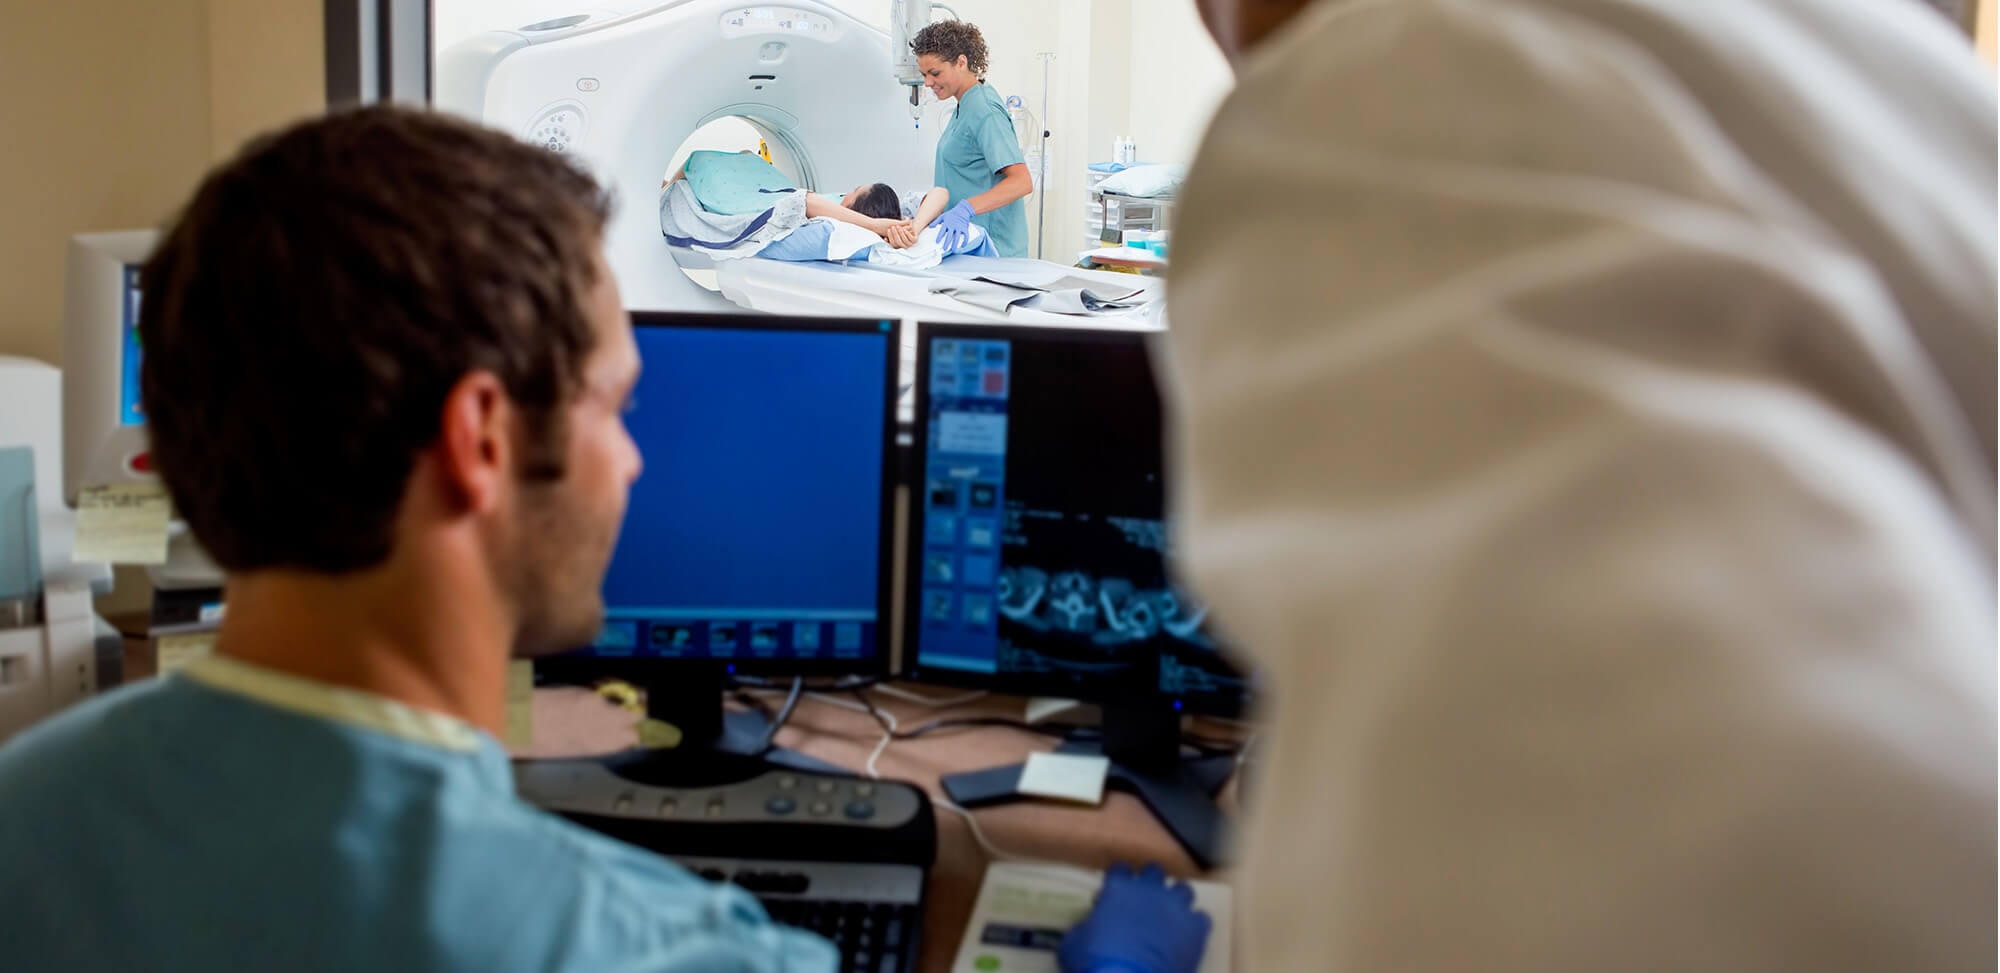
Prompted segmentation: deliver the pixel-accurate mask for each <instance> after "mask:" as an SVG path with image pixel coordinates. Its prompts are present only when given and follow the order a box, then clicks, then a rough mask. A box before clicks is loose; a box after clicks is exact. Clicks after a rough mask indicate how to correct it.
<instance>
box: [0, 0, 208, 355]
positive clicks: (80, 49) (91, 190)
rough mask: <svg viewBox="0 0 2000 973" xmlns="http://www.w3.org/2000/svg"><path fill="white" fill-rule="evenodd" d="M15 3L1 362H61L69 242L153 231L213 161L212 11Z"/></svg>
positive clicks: (1, 149)
mask: <svg viewBox="0 0 2000 973" xmlns="http://www.w3.org/2000/svg"><path fill="white" fill-rule="evenodd" d="M12 6H13V8H15V9H14V12H13V13H12V14H11V15H10V18H9V20H10V22H9V24H8V28H7V30H6V31H4V32H0V88H4V89H5V90H6V91H8V92H9V96H8V97H7V98H6V99H4V100H0V131H5V132H6V133H7V134H6V137H5V138H4V139H0V213H5V214H6V217H5V218H4V220H0V354H16V355H27V356H30V357H34V358H40V359H43V360H45V361H49V362H54V363H56V364H61V360H60V359H61V355H62V279H63V250H64V246H65V241H66V240H67V239H68V238H69V236H70V234H73V233H80V232H83V231H87V230H110V229H126V228H130V227H140V226H152V225H154V224H157V223H158V222H159V221H160V220H161V219H162V218H163V217H165V216H166V215H167V213H168V212H169V211H170V210H171V209H172V208H173V207H174V206H175V205H176V204H177V203H178V202H179V201H180V199H181V197H182V196H183V195H184V194H185V193H186V192H187V189H188V187H189V186H190V185H192V183H193V181H194V179H195V178H196V176H197V175H198V174H199V173H200V172H201V169H202V166H203V165H204V164H205V163H206V162H207V161H208V157H209V132H210V125H209V105H208V19H207V3H206V0H67V2H61V3H28V4H15V5H12Z"/></svg>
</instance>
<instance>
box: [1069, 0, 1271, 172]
mask: <svg viewBox="0 0 2000 973" xmlns="http://www.w3.org/2000/svg"><path fill="white" fill-rule="evenodd" d="M1130 2H1131V5H1132V12H1131V21H1132V48H1131V54H1130V59H1131V65H1132V67H1131V71H1132V83H1131V95H1130V99H1131V100H1130V109H1129V119H1130V121H1129V123H1128V126H1127V127H1128V128H1129V131H1127V132H1126V133H1125V134H1127V135H1130V136H1132V141H1133V143H1134V147H1135V148H1136V149H1137V150H1138V156H1139V161H1140V162H1180V163H1186V162H1191V161H1193V160H1194V153H1195V149H1196V147H1198V146H1199V145H1200V144H1201V136H1202V133H1203V132H1205V131H1207V130H1208V119H1209V116H1211V115H1213V114H1214V113H1215V107H1216V105H1218V104H1220V103H1221V101H1222V98H1223V96H1224V95H1226V94H1228V93H1229V89H1230V88H1231V87H1233V86H1234V85H1235V83H1236V79H1235V75H1234V74H1233V73H1231V71H1230V69H1229V62H1228V61H1226V60H1223V57H1222V50H1221V49H1220V48H1218V47H1216V46H1215V41H1214V40H1213V39H1211V38H1210V37H1209V36H1208V30H1207V29H1206V28H1204V27H1203V26H1202V25H1201V16H1200V14H1198V13H1196V12H1195V7H1194V3H1193V2H1192V0H1130ZM1092 147H1093V148H1095V146H1092Z"/></svg>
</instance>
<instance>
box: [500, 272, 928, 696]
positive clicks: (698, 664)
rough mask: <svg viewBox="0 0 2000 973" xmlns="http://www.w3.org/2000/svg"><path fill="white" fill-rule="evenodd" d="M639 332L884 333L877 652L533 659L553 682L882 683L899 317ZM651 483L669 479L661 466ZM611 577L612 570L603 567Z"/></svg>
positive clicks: (730, 322)
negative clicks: (703, 675) (722, 676)
mask: <svg viewBox="0 0 2000 973" xmlns="http://www.w3.org/2000/svg"><path fill="white" fill-rule="evenodd" d="M629 313H630V315H631V318H632V328H633V330H634V332H637V331H638V330H640V329H642V328H683V329H707V330H740V331H810V332H827V333H837V334H868V335H876V334H879V335H881V336H882V338H883V342H882V344H883V383H882V392H881V395H882V399H881V402H882V417H883V422H882V469H881V478H882V479H881V482H882V489H881V491H880V492H881V498H880V504H879V510H878V513H877V520H878V525H879V526H878V530H877V536H876V560H877V565H876V583H875V617H876V620H877V621H876V624H875V639H874V644H873V645H872V646H869V647H867V649H866V650H865V651H864V653H863V654H862V655H860V656H858V657H854V658H831V657H829V658H825V659H792V658H773V659H764V658H757V657H755V656H747V655H746V656H742V657H738V658H734V659H718V658H709V657H698V658H661V657H658V656H644V655H632V656H600V655H588V654H584V653H587V652H588V651H589V650H588V647H585V648H580V649H576V650H572V651H569V652H563V653H560V654H557V655H548V656H543V657H541V658H538V659H536V660H535V666H536V670H537V672H538V673H539V674H542V675H545V676H549V677H552V678H556V679H586V678H630V679H641V680H643V679H647V678H649V677H650V678H654V679H660V678H666V679H671V678H673V674H674V673H675V672H677V671H678V672H684V673H688V674H693V673H695V672H697V671H699V670H714V669H718V668H720V669H722V670H723V671H725V672H728V673H736V674H742V675H747V676H762V677H792V676H810V677H818V676H884V675H888V674H889V673H890V672H891V670H892V667H893V665H894V660H893V659H892V658H891V657H890V652H891V648H892V630H893V629H894V628H895V585H896V573H895V554H896V488H897V485H898V482H899V480H900V477H899V476H898V462H897V455H896V451H897V447H896V432H897V424H896V391H897V389H896V379H897V375H896V369H897V366H898V365H899V364H900V356H901V352H902V346H901V341H900V331H899V324H900V323H899V322H898V321H897V320H896V319H894V318H879V317H871V318H861V317H808V316H802V315H773V314H755V313H730V312H726V311H724V312H710V311H631V312H629ZM644 475H646V476H664V475H671V471H669V470H667V469H665V468H664V466H663V465H662V466H658V467H655V468H654V469H653V470H651V471H649V472H648V473H646V474H644ZM606 569H607V571H608V570H609V565H608V564H607V565H606Z"/></svg>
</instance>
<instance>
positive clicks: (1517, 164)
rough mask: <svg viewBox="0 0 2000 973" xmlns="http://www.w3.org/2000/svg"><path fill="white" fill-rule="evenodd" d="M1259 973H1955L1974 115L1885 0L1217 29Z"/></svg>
mask: <svg viewBox="0 0 2000 973" xmlns="http://www.w3.org/2000/svg"><path fill="white" fill-rule="evenodd" d="M1200 6H1201V8H1202V13H1203V15H1204V17H1205V19H1206V20H1207V22H1208V23H1209V25H1210V27H1211V29H1212V31H1213V32H1214V33H1215V35H1216V36H1217V39H1218V40H1219V41H1220V43H1221V45H1222V47H1223V49H1224V51H1225V53H1226V54H1228V55H1229V56H1230V58H1231V59H1232V60H1233V61H1234V62H1235V64H1236V68H1237V77H1238V84H1237V87H1236V90H1235V91H1234V93H1233V94H1232V95H1231V96H1230V97H1229V98H1228V100H1227V101H1226V102H1225V103H1224V104H1223V105H1222V107H1221V108H1220V110H1219V111H1217V113H1216V115H1215V121H1214V122H1213V124H1212V128H1211V130H1210V131H1209V133H1208V135H1207V137H1206V140H1205V141H1204V143H1203V145H1202V147H1201V150H1200V153H1199V155H1198V157H1197V158H1196V160H1195V162H1194V164H1193V166H1192V168H1191V170H1190V173H1189V176H1188V179H1187V182H1186V184H1185V185H1184V187H1183V189H1182V192H1181V196H1180V200H1181V210H1180V215H1179V217H1178V218H1177V220H1176V228H1175V234H1176V243H1175V248H1174V258H1173V266H1172V268H1171V269H1170V271H1169V277H1170V289H1169V294H1170V296H1169V298H1168V299H1169V301H1171V306H1170V307H1169V309H1168V310H1169V314H1170V316H1171V318H1172V319H1173V327H1172V329H1171V331H1170V332H1169V333H1168V335H1167V344H1168V346H1169V354H1168V359H1169V369H1168V373H1169V374H1168V379H1169V381H1167V382H1166V383H1165V385H1166V390H1167V395H1168V397H1169V404H1170V406H1171V411H1172V414H1173V417H1174V424H1173V428H1174V429H1175V433H1174V435H1175V436H1176V442H1175V443H1174V444H1173V445H1174V447H1175V448H1174V449H1172V450H1170V452H1171V453H1173V454H1174V455H1175V456H1176V457H1177V459H1176V463H1177V469H1176V479H1175V482H1176V484H1177V489H1176V496H1175V503H1176V510H1175V514H1176V516H1177V517H1178V520H1177V523H1178V524H1179V525H1180V527H1181V529H1182V531H1183V533H1182V534H1181V541H1182V545H1183V547H1182V552H1183V558H1184V561H1183V563H1184V566H1185V567H1186V569H1187V570H1188V571H1189V573H1190V579H1189V580H1190V581H1191V582H1192V584H1193V586H1194V587H1195V588H1196V589H1198V590H1199V591H1200V592H1201V594H1202V595H1203V596H1204V597H1206V598H1207V599H1208V600H1209V602H1210V604H1211V606H1212V608H1213V610H1214V612H1215V617H1216V619H1217V620H1218V623H1219V624H1221V625H1223V626H1224V627H1226V628H1228V629H1229V631H1230V634H1231V636H1232V641H1234V642H1235V643H1236V644H1237V645H1239V646H1241V647H1242V648H1244V649H1245V650H1246V651H1247V652H1248V653H1249V654H1250V655H1251V656H1252V657H1253V658H1254V660H1255V662H1256V663H1257V664H1258V665H1259V667H1260V668H1261V669H1262V670H1263V672H1264V674H1265V675H1266V676H1268V677H1269V678H1268V680H1267V681H1266V684H1267V685H1269V686H1271V687H1274V696H1275V705H1274V706H1273V707H1272V711H1271V712H1269V713H1267V714H1266V725H1265V734H1264V736H1263V738H1262V739H1263V740H1264V741H1265V743H1264V744H1263V746H1265V747H1267V748H1268V749H1265V750H1264V768H1263V770H1262V771H1261V772H1260V773H1259V774H1258V775H1257V781H1258V782H1259V783H1258V785H1257V786H1256V787H1255V788H1254V789H1253V792H1252V793H1251V795H1250V798H1249V799H1248V800H1247V801H1246V807H1247V808H1249V810H1250V812H1251V821H1250V823H1249V824H1248V825H1247V826H1246V827H1245V828H1244V829H1243V830H1242V832H1241V834H1242V837H1243V849H1242V850H1243V856H1244V861H1243V868H1242V871H1241V873H1240V878H1239V879H1238V882H1237V888H1238V894H1239V896H1240V899H1241V908H1240V909H1239V915H1240V916H1241V917H1242V929H1241V939H1240V942H1241V943H1242V949H1243V958H1244V960H1245V961H1246V963H1247V965H1246V968H1248V969H1252V970H1307V969H1310V970H1327V971H1334V973H1357V971H1362V973H1371V971H1388V970H1395V971H1412V973H1419V971H1421V973H1430V971H1463V970H1535V971H1548V973H1583V971H1591V973H1597V971H1605V970H1704V971H1797V970H1813V971H1819V973H1826V971H1850V970H1851V971H1864V970H1865V971H1879V970H1974V969H1984V970H1990V969H1993V968H1994V961H1995V956H1994V944H1995V935H1994V933H1995V923H1994V916H1995V895H1994V892H1995V876H1994V860H1995V847H1994V820H1995V774H1994V768H1995V752H1994V726H1995V708H1994V644H1995V630H1994V614H1995V605H1994V508H1995V494H1994V484H1993V477H1994V457H1995V452H1994V446H1995V443H1994V420H1995V408H1994V393H1995V384H1996V383H1995V330H1994V318H1995V279H1994V266H1995V241H1994V238H1995V226H1994V223H1995V193H1994V189H1995V165H1994V152H1995V141H1996V139H1995V103H1994V79H1993V75H1992V73H1991V71H1990V70H1989V69H1988V68H1987V67H1986V66H1985V65H1983V64H1981V63H1979V61H1978V60H1977V58H1976V57H1975V56H1974V54H1973V53H1972V51H1971V50H1970V45H1969V44H1968V43H1967V41H1966V38H1965V37H1964V35H1963V34H1962V33H1959V32H1957V31H1956V30H1955V29H1954V28H1953V27H1952V26H1951V25H1950V24H1949V23H1948V22H1947V21H1946V20H1945V19H1944V18H1941V17H1939V16H1937V14H1936V12H1935V11H1933V10H1930V9H1927V8H1926V7H1924V6H1923V5H1921V4H1919V3H1916V2H1914V0H1716V2H1701V0H1681V2H1667V3H1663V2H1657V0H1351V2H1343V0H1321V2H1318V3H1310V4H1308V3H1302V2H1297V0H1202V2H1201V4H1200Z"/></svg>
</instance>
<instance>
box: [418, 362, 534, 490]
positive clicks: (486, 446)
mask: <svg viewBox="0 0 2000 973" xmlns="http://www.w3.org/2000/svg"><path fill="white" fill-rule="evenodd" d="M513 411H514V410H513V403H512V402H511V401H510V400H509V399H508V398H507V389H506V387H505V386H504V385H502V384H501V383H500V379H499V377H498V376H496V375H494V374H493V373H492V372H471V373H469V374H467V375H466V376H465V377H464V378H461V379H459V380H458V383H457V384H456V385H453V386H452V387H451V392H450V393H448V394H447V395H446V396H445V400H444V414H443V415H442V416H441V417H440V420H439V422H438V438H437V445H436V446H435V447H434V449H435V451H436V458H437V466H438V474H439V478H440V480H441V481H442V483H443V486H444V488H445V490H446V491H447V494H448V495H449V496H450V498H451V500H452V501H453V502H455V503H462V504H464V505H465V506H466V507H467V508H470V510H471V511H473V512H477V513H484V512H486V511H490V510H492V509H494V508H496V507H498V506H499V504H500V497H501V492H502V490H503V488H504V487H505V486H506V485H507V484H508V483H509V482H510V481H511V480H512V478H513V477H512V472H511V471H512V468H513V463H514V461H515V457H514V455H513V439H512V438H511V430H512V428H513V422H514V415H513Z"/></svg>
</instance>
